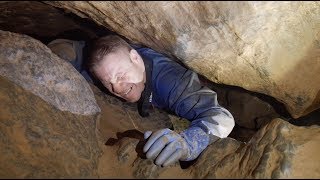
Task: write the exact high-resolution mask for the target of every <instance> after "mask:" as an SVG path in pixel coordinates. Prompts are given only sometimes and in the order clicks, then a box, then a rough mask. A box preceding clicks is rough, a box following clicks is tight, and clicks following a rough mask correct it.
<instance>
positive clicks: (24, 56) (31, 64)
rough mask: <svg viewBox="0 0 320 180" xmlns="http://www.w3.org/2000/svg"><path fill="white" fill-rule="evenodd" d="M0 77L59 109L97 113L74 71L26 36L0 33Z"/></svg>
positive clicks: (85, 86) (80, 79)
mask: <svg viewBox="0 0 320 180" xmlns="http://www.w3.org/2000/svg"><path fill="white" fill-rule="evenodd" d="M0 75H2V76H4V77H7V78H8V79H10V80H11V81H13V82H15V83H16V84H18V85H20V86H22V87H23V88H25V89H27V90H30V91H31V92H32V93H34V94H35V95H37V96H39V97H41V98H42V99H44V100H45V101H47V102H49V103H51V104H53V105H54V106H55V107H57V108H58V109H60V110H63V111H70V112H72V113H76V114H82V115H89V114H95V113H97V112H99V111H100V109H99V107H98V105H97V104H96V100H95V98H94V95H93V93H92V90H91V88H90V86H89V84H88V83H87V82H86V80H85V79H84V78H83V77H82V76H81V75H80V74H79V73H78V72H77V70H76V69H74V68H73V67H72V65H71V64H69V63H67V62H65V61H64V60H62V59H60V58H59V57H58V56H56V55H55V54H53V53H52V52H51V50H50V49H49V48H48V47H47V46H45V45H44V44H42V43H41V42H39V41H37V40H35V39H33V38H31V37H29V36H26V35H19V34H16V33H11V32H7V31H1V30H0Z"/></svg>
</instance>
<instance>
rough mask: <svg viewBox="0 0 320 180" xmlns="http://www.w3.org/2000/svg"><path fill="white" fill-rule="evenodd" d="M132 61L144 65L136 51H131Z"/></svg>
mask: <svg viewBox="0 0 320 180" xmlns="http://www.w3.org/2000/svg"><path fill="white" fill-rule="evenodd" d="M129 54H130V59H131V61H132V62H133V63H135V64H140V63H143V62H142V59H141V57H140V55H139V53H138V52H137V51H136V50H135V49H131V50H130V53H129Z"/></svg>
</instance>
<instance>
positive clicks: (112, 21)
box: [46, 1, 320, 118]
mask: <svg viewBox="0 0 320 180" xmlns="http://www.w3.org/2000/svg"><path fill="white" fill-rule="evenodd" d="M46 3H48V4H51V5H54V6H57V7H61V8H64V9H68V10H70V11H72V12H74V13H75V14H77V15H79V16H80V17H88V18H91V19H93V20H94V21H95V22H97V23H99V24H101V25H103V26H105V27H108V28H110V29H111V30H113V31H115V32H117V33H119V34H121V35H123V36H125V37H127V38H128V39H130V40H132V41H134V42H139V43H142V44H145V45H147V46H149V47H151V48H154V49H156V50H158V51H161V52H165V53H167V54H173V55H175V56H176V57H178V59H181V60H182V61H183V63H184V64H186V65H187V66H189V67H191V68H192V69H194V70H195V71H197V72H199V73H200V74H203V75H204V76H206V77H207V78H208V79H210V80H211V81H213V82H217V83H223V84H228V85H235V86H240V87H243V88H245V89H247V90H250V91H255V92H260V93H264V94H267V95H270V96H272V97H275V98H276V99H278V100H279V101H281V102H283V103H284V104H285V105H286V107H287V109H288V111H289V112H290V113H291V114H292V116H293V117H295V118H297V117H300V116H302V115H305V114H307V113H308V112H311V111H312V110H314V109H317V108H319V104H320V95H319V94H320V93H319V92H320V91H319V90H320V78H318V76H317V75H318V74H319V72H320V63H319V61H320V59H319V58H320V43H319V42H320V13H319V12H320V3H319V2H253V1H251V2H100V1H96V2H93V1H91V2H87V1H73V2H70V1H69V2H67V1H53V2H46Z"/></svg>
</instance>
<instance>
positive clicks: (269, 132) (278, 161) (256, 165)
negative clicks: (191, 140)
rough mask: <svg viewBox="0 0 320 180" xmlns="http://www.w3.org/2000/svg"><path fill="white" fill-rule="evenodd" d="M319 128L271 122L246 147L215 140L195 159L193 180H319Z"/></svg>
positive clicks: (233, 142)
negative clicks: (196, 160)
mask: <svg viewBox="0 0 320 180" xmlns="http://www.w3.org/2000/svg"><path fill="white" fill-rule="evenodd" d="M319 140H320V127H319V126H311V127H297V126H294V125H291V124H289V123H288V122H285V121H283V120H281V119H274V120H273V121H271V122H270V123H269V124H268V125H267V126H265V127H264V128H262V129H260V130H259V131H258V133H257V134H256V135H255V136H254V137H253V138H252V139H251V140H250V141H249V142H248V143H247V144H246V143H240V142H237V141H235V140H233V139H230V138H226V139H223V140H219V141H218V142H217V143H216V144H214V145H212V146H211V147H209V148H208V149H207V151H206V152H205V153H204V154H203V156H201V157H200V158H199V161H198V162H197V164H196V165H195V166H194V168H193V169H192V171H193V172H194V174H193V175H194V176H193V177H195V178H319V177H320V156H319V155H318V153H317V152H318V149H319V148H320V141H319Z"/></svg>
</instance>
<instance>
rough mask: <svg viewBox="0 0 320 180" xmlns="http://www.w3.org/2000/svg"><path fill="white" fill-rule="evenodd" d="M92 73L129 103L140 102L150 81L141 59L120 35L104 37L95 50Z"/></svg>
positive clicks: (91, 65) (91, 61)
mask: <svg viewBox="0 0 320 180" xmlns="http://www.w3.org/2000/svg"><path fill="white" fill-rule="evenodd" d="M89 66H90V71H91V72H92V73H93V74H94V75H95V76H96V77H97V78H98V79H99V80H100V81H101V82H102V84H103V85H104V86H105V87H106V88H107V89H108V90H109V91H110V92H111V93H113V94H114V95H116V96H118V97H121V98H123V99H125V100H127V101H129V102H136V101H138V100H139V99H140V97H141V93H142V91H143V90H144V87H145V86H144V83H145V81H146V74H145V66H144V63H143V60H142V58H141V56H140V55H139V54H138V52H137V51H136V50H134V49H133V48H132V47H131V46H130V45H129V44H128V43H127V42H126V41H125V40H123V39H122V38H120V37H119V36H116V35H109V36H105V37H102V38H100V39H98V40H97V41H96V43H95V44H94V46H93V49H92V52H91V58H90V64H89Z"/></svg>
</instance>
